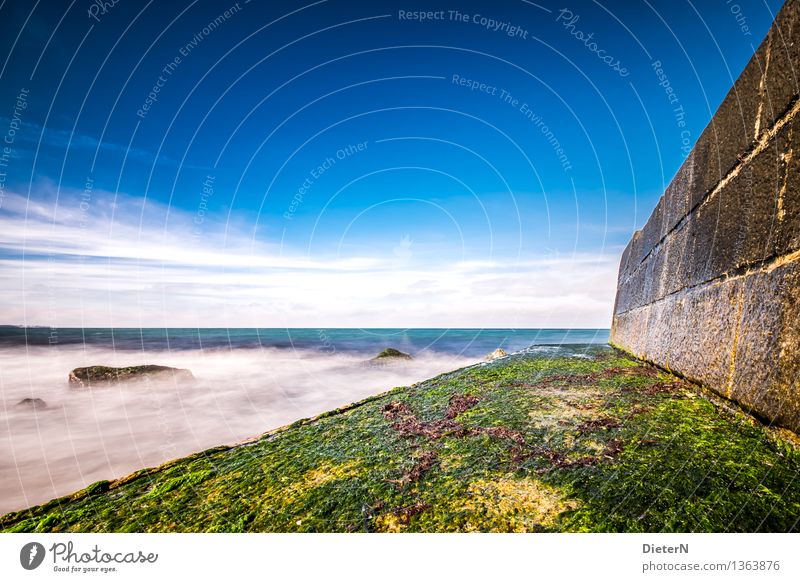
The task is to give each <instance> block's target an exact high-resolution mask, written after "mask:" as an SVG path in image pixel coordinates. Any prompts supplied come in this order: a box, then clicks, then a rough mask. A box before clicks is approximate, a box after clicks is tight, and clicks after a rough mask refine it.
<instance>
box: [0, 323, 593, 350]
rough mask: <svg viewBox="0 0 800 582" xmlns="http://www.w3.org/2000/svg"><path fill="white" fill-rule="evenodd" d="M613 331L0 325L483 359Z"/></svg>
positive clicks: (117, 340) (3, 333) (137, 344)
mask: <svg viewBox="0 0 800 582" xmlns="http://www.w3.org/2000/svg"><path fill="white" fill-rule="evenodd" d="M608 332H609V330H608V329H391V328H386V329H350V328H329V329H326V328H319V329H311V328H301V329H297V328H296V329H278V328H246V329H242V328H237V329H191V328H169V329H152V328H149V329H134V328H116V329H111V328H48V327H29V328H23V327H12V326H0V346H8V347H10V346H22V345H31V346H47V345H59V346H67V345H75V344H84V345H87V346H97V347H104V348H112V349H116V350H144V351H163V350H197V349H220V348H223V349H224V348H228V349H237V348H258V347H262V348H288V349H295V350H316V351H323V352H329V353H364V354H369V353H373V352H376V351H380V350H381V349H383V348H384V347H394V348H397V349H399V350H402V351H405V352H408V353H411V354H416V353H419V352H423V351H433V352H438V353H442V354H459V355H463V356H482V355H485V354H486V353H487V352H491V351H493V350H494V349H496V348H498V347H502V348H503V349H505V350H506V351H509V352H511V351H517V350H520V349H523V348H526V347H529V346H533V345H564V346H566V345H575V344H604V343H607V342H608Z"/></svg>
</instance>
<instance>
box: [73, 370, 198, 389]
mask: <svg viewBox="0 0 800 582" xmlns="http://www.w3.org/2000/svg"><path fill="white" fill-rule="evenodd" d="M68 379H69V383H70V385H72V386H74V387H78V388H88V387H90V386H91V385H92V384H109V383H116V382H128V381H131V380H144V379H153V380H155V379H159V380H162V379H166V380H172V379H174V380H176V381H186V380H193V379H194V376H193V375H192V373H191V372H190V371H189V370H186V369H183V368H171V367H169V366H155V365H145V366H127V367H124V368H113V367H111V366H89V367H86V368H75V369H74V370H72V371H71V372H70V373H69V377H68Z"/></svg>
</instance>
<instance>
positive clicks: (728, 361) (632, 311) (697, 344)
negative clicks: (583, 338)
mask: <svg viewBox="0 0 800 582" xmlns="http://www.w3.org/2000/svg"><path fill="white" fill-rule="evenodd" d="M796 37H800V0H788V1H787V2H786V4H785V5H784V7H783V9H782V10H781V12H780V13H779V14H778V16H777V18H776V20H775V23H774V24H773V26H772V28H771V30H770V32H769V34H768V35H767V38H766V39H765V40H764V42H763V43H762V45H761V46H760V47H759V49H758V50H757V51H756V53H755V55H754V56H753V58H752V60H751V61H750V63H749V64H748V65H747V67H746V68H745V70H744V72H743V73H742V75H741V76H740V77H739V79H738V80H737V81H736V83H735V85H734V86H733V88H732V89H731V91H730V92H729V93H728V95H727V96H726V98H725V100H724V101H723V103H722V104H721V105H720V107H719V109H718V110H717V112H716V114H715V115H714V117H713V119H712V120H711V122H710V123H709V125H708V127H707V128H706V129H705V131H704V132H703V133H702V134H701V136H700V138H699V139H698V141H697V143H696V145H695V148H694V150H693V151H692V153H691V154H690V155H689V156H688V157H687V159H686V161H685V163H684V164H683V166H682V167H681V168H680V170H678V172H677V174H676V175H675V178H674V179H673V180H672V182H671V183H670V185H669V186H668V187H667V189H666V191H665V193H664V195H663V196H662V198H661V200H659V202H658V204H657V206H656V208H655V209H654V210H653V213H652V215H651V217H650V219H649V220H648V222H647V224H646V225H645V226H644V227H643V228H642V230H641V231H639V232H637V233H635V234H634V236H633V238H632V239H631V241H630V243H629V244H628V246H627V248H626V249H625V251H624V253H623V255H622V260H621V262H620V271H619V281H618V288H617V299H616V303H615V307H614V318H613V323H612V330H611V343H612V344H614V345H616V346H618V347H620V348H622V349H625V350H627V351H629V352H631V353H633V354H634V355H636V356H638V357H640V358H642V359H645V360H648V361H650V362H653V363H655V364H657V365H659V366H662V367H664V368H667V369H669V370H671V371H673V372H676V373H678V374H681V375H683V376H685V377H686V378H689V379H691V380H693V381H695V382H699V383H701V384H703V385H705V386H707V387H709V388H711V389H712V390H714V391H715V392H717V393H719V394H721V395H723V396H726V397H728V398H731V399H733V400H735V401H736V402H738V403H740V404H741V405H742V406H743V407H745V408H747V409H748V410H751V411H752V412H753V413H755V414H756V415H758V416H759V417H761V418H762V419H764V420H765V421H767V422H771V423H776V424H779V425H782V426H785V427H787V428H790V429H792V430H794V431H796V432H800V386H799V385H798V383H799V382H800V252H799V251H800V192H798V189H800V143H799V142H800V115H798V114H797V110H798V99H800V89H798V88H799V87H800V83H798V78H800V40H798V39H797V38H796Z"/></svg>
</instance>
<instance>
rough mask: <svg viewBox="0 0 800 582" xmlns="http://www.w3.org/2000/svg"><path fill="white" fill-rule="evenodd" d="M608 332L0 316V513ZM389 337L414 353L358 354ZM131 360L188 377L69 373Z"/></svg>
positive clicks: (579, 347)
mask: <svg viewBox="0 0 800 582" xmlns="http://www.w3.org/2000/svg"><path fill="white" fill-rule="evenodd" d="M608 335H609V330H608V329H342V328H328V329H323V328H319V329H311V328H302V329H275V328H250V329H189V328H168V329H135V328H113V329H111V328H50V327H19V326H0V417H1V418H0V514H2V513H6V512H9V511H14V510H18V509H23V508H26V507H29V506H31V505H36V504H40V503H43V502H45V501H48V500H50V499H52V498H54V497H58V496H61V495H65V494H68V493H71V492H72V491H75V490H77V489H80V488H83V487H85V486H87V485H89V484H91V483H94V482H95V481H98V480H101V479H113V478H116V477H120V476H123V475H126V474H128V473H130V472H132V471H135V470H137V469H141V468H144V467H152V466H156V465H159V464H161V463H163V462H166V461H168V460H170V459H174V458H177V457H181V456H185V455H188V454H191V453H193V452H197V451H202V450H205V449H207V448H210V447H214V446H217V445H221V444H232V443H236V442H239V441H242V440H245V439H248V438H252V437H254V436H257V435H259V434H262V433H264V432H267V431H269V430H271V429H274V428H277V427H280V426H284V425H286V424H289V423H291V422H294V421H295V420H298V419H301V418H307V417H309V416H313V415H316V414H320V413H322V412H325V411H326V410H330V409H332V408H335V407H338V406H342V405H344V404H348V403H350V402H354V401H357V400H360V399H362V398H365V397H367V396H370V395H372V394H376V393H380V392H383V391H386V390H389V389H391V388H393V387H396V386H407V385H410V384H413V383H415V382H419V381H421V380H425V379H427V378H430V377H433V376H436V375H438V374H441V373H444V372H448V371H451V370H455V369H458V368H462V367H465V366H470V365H473V364H477V363H480V362H482V361H484V358H485V356H486V355H487V354H489V353H491V352H493V351H494V350H495V349H497V348H502V349H504V350H505V351H506V352H509V353H513V352H517V351H521V350H525V351H526V352H527V353H533V354H539V355H540V356H541V357H554V356H561V355H575V356H581V355H583V353H584V352H585V351H586V349H587V348H589V347H591V346H592V345H596V344H605V343H607V342H608ZM390 347H391V348H395V349H398V350H400V351H402V352H405V353H408V354H410V355H411V356H412V357H413V359H412V360H409V361H404V362H399V363H396V364H392V365H385V366H374V365H369V360H370V359H371V358H373V357H374V356H375V355H377V354H378V353H379V352H381V351H382V350H383V349H385V348H390ZM139 364H158V365H164V366H172V367H177V368H187V369H189V370H191V372H192V374H193V375H194V377H195V380H194V381H193V382H188V383H182V382H176V381H174V380H172V379H171V378H169V379H164V380H160V381H148V382H135V383H122V384H116V385H107V386H95V387H92V388H90V389H88V388H83V389H81V388H76V387H74V386H72V385H70V384H69V383H68V381H67V376H68V374H69V372H70V370H72V369H73V368H77V367H83V366H94V365H107V366H130V365H139ZM24 399H39V401H41V403H38V404H37V405H35V406H33V405H30V404H28V405H26V404H21V401H23V400H24Z"/></svg>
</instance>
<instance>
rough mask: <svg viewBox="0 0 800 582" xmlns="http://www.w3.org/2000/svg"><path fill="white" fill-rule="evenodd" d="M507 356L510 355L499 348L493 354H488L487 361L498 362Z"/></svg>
mask: <svg viewBox="0 0 800 582" xmlns="http://www.w3.org/2000/svg"><path fill="white" fill-rule="evenodd" d="M507 355H508V352H506V351H505V350H504V349H503V348H497V349H496V350H495V351H493V352H492V353H491V354H488V355H487V356H486V361H487V362H491V361H492V360H498V359H500V358H505V357H506V356H507Z"/></svg>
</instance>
